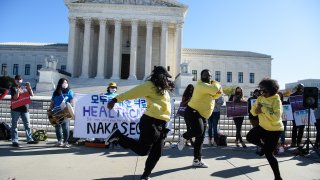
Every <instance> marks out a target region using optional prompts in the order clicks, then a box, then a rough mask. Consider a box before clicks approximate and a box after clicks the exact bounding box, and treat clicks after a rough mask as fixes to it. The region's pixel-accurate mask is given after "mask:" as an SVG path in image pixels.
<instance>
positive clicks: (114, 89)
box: [109, 88, 117, 93]
mask: <svg viewBox="0 0 320 180" xmlns="http://www.w3.org/2000/svg"><path fill="white" fill-rule="evenodd" d="M109 91H110V93H115V92H117V89H116V88H109Z"/></svg>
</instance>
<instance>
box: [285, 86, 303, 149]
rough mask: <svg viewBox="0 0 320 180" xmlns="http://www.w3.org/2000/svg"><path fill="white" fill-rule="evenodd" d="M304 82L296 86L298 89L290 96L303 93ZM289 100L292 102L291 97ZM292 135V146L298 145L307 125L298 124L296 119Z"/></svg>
mask: <svg viewBox="0 0 320 180" xmlns="http://www.w3.org/2000/svg"><path fill="white" fill-rule="evenodd" d="M303 88H304V85H303V84H298V85H297V87H296V91H295V92H294V93H293V94H291V95H290V96H297V95H303ZM288 102H290V98H289V99H288ZM292 122H293V125H292V137H291V147H297V146H299V145H300V144H301V141H302V137H303V132H304V127H305V125H301V126H297V125H296V121H292Z"/></svg>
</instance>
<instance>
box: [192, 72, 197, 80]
mask: <svg viewBox="0 0 320 180" xmlns="http://www.w3.org/2000/svg"><path fill="white" fill-rule="evenodd" d="M191 72H192V75H193V78H192V81H197V80H198V77H197V70H192V71H191Z"/></svg>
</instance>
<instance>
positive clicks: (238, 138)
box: [229, 87, 247, 148]
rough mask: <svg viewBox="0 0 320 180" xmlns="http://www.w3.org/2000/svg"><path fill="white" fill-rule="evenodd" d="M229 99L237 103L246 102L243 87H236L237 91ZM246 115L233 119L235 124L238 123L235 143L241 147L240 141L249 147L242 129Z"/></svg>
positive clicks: (243, 145)
mask: <svg viewBox="0 0 320 180" xmlns="http://www.w3.org/2000/svg"><path fill="white" fill-rule="evenodd" d="M229 101H232V102H235V103H239V102H245V100H244V99H243V91H242V88H241V87H237V88H236V89H235V93H234V94H233V95H231V96H230V98H229ZM243 120H244V117H243V116H241V117H234V118H233V121H234V124H235V125H236V140H235V144H236V146H237V147H240V145H239V142H240V143H241V145H242V147H244V148H245V147H247V146H246V144H245V143H244V142H243V140H242V136H241V129H242V123H243Z"/></svg>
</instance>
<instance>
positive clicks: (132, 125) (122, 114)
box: [74, 94, 171, 139]
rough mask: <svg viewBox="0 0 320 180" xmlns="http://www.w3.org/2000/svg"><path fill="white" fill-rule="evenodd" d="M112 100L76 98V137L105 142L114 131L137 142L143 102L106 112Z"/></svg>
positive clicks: (120, 105) (90, 96)
mask: <svg viewBox="0 0 320 180" xmlns="http://www.w3.org/2000/svg"><path fill="white" fill-rule="evenodd" d="M112 98H113V97H110V96H105V95H97V94H87V95H79V96H78V95H76V98H75V99H76V103H75V125H74V136H75V137H78V138H106V137H107V136H108V135H109V134H110V132H112V130H113V129H114V128H118V129H119V130H120V131H121V132H122V133H123V134H124V135H126V136H128V137H131V138H135V139H138V138H139V136H140V129H139V122H140V117H141V116H142V115H143V113H144V112H145V109H146V106H147V103H146V100H145V99H134V100H125V101H123V102H120V103H116V104H115V106H114V108H113V109H111V110H109V109H108V108H107V103H108V102H109V101H110V100H111V99H112ZM168 126H169V127H170V126H171V123H168Z"/></svg>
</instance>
